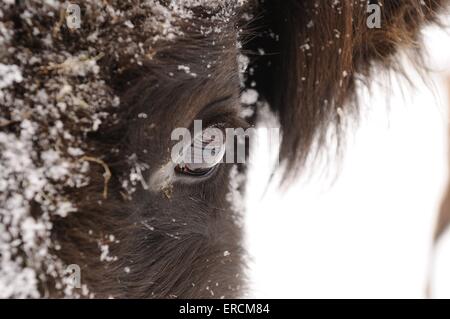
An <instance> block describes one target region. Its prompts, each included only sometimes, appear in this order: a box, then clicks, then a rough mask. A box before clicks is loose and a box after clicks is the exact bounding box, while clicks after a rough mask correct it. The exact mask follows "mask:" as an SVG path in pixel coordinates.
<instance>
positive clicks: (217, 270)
mask: <svg viewBox="0 0 450 319" xmlns="http://www.w3.org/2000/svg"><path fill="white" fill-rule="evenodd" d="M319 2H320V5H319V6H317V7H315V4H316V3H319ZM331 2H333V1H317V0H298V1H297V0H285V1H275V0H273V1H268V0H266V1H261V3H258V4H252V6H253V10H254V12H255V16H256V18H255V19H254V21H252V22H251V23H250V24H244V25H240V24H239V21H235V20H231V21H229V25H227V26H225V28H224V30H225V31H224V32H222V34H221V36H218V35H214V36H211V37H208V36H206V37H204V36H202V35H201V34H200V33H199V31H198V29H196V27H193V26H184V29H185V31H186V36H185V37H183V38H180V39H178V40H176V42H174V43H169V44H164V45H162V46H161V47H158V48H155V55H154V56H153V57H152V59H151V60H148V61H147V62H146V63H145V64H144V65H143V66H141V67H136V66H131V67H129V66H126V63H125V64H124V65H115V64H112V63H111V62H110V60H109V58H108V56H105V57H104V58H103V59H102V60H101V61H100V62H99V63H100V64H101V67H102V72H105V73H107V74H108V76H107V78H109V79H110V83H108V84H109V85H110V86H111V88H112V89H114V91H115V93H117V94H118V95H119V96H120V97H121V105H120V108H119V110H118V111H116V112H117V119H118V120H117V121H116V122H115V123H108V125H105V127H103V128H102V129H101V130H100V133H97V134H91V135H90V136H88V137H87V143H88V145H90V153H89V154H88V155H89V156H92V157H95V158H99V159H102V160H103V161H104V162H105V163H107V165H108V166H109V168H110V169H111V171H112V179H111V181H110V182H109V196H108V198H107V199H104V198H103V197H102V191H103V182H104V178H103V173H104V170H103V167H102V166H100V165H95V164H92V163H91V167H92V168H91V182H90V185H89V186H88V187H85V188H84V189H81V190H79V189H77V190H68V193H69V194H70V196H71V198H72V199H73V200H74V201H75V202H76V203H78V209H79V211H78V212H77V213H74V214H71V215H69V216H68V217H67V218H61V219H58V220H55V221H54V240H55V241H57V242H59V243H60V245H61V249H60V250H58V251H57V252H56V253H57V254H58V256H59V257H60V258H61V259H62V260H63V261H64V262H65V263H67V264H79V265H80V266H81V270H82V281H83V283H86V284H87V285H88V287H89V289H90V291H91V292H93V293H94V294H95V297H109V296H112V297H116V298H152V297H155V298H211V297H212V298H218V297H222V296H223V297H226V298H234V297H239V296H242V295H243V293H244V292H245V278H244V277H245V276H244V273H243V268H244V264H245V263H244V259H245V257H244V256H245V255H244V251H243V248H242V229H241V228H240V226H238V224H237V223H236V219H239V216H238V215H237V214H236V213H235V212H233V211H232V210H231V207H230V203H229V202H228V201H227V200H226V194H227V193H228V187H227V185H228V184H229V182H230V181H229V170H230V168H231V165H226V164H223V165H222V167H221V168H220V169H219V170H218V171H217V173H216V174H215V175H214V176H213V177H212V178H210V179H207V180H204V181H200V182H197V183H192V182H190V183H185V184H183V183H177V184H175V185H174V186H173V188H171V189H165V190H161V191H158V192H149V191H147V190H144V189H143V188H142V187H140V185H139V184H138V185H137V191H136V193H134V194H133V196H132V198H129V197H128V196H127V195H126V194H123V192H121V190H122V188H121V184H120V183H121V177H123V176H125V175H126V174H129V172H130V168H131V167H132V165H133V164H134V162H136V161H137V162H139V163H145V164H147V165H148V168H147V169H146V170H145V171H144V176H145V177H149V176H150V175H151V173H152V172H154V171H155V170H156V169H158V168H159V167H160V166H161V165H162V164H163V163H165V162H166V161H167V160H168V159H169V156H170V147H171V142H170V132H171V131H172V130H173V129H174V128H175V127H191V125H192V122H193V120H194V119H198V118H201V119H203V120H204V121H206V122H209V123H215V122H217V121H219V120H220V122H226V123H227V124H228V125H229V126H230V127H235V126H237V125H240V124H239V123H241V121H240V119H239V117H238V112H237V110H238V103H239V94H240V86H239V79H238V65H237V62H236V58H237V55H238V49H237V48H236V41H237V37H238V33H237V29H238V28H240V27H243V28H245V30H244V39H243V40H244V48H243V50H244V51H245V52H246V53H248V54H249V55H250V57H251V60H252V67H253V68H254V69H255V73H254V75H253V76H250V77H249V79H248V81H253V80H256V83H257V88H258V90H259V92H260V93H261V94H262V96H263V98H264V99H266V100H268V101H269V102H270V104H271V106H272V108H273V110H274V111H275V112H276V114H277V115H278V116H279V119H280V122H281V127H282V131H283V140H282V148H281V153H280V155H281V159H282V160H283V161H285V162H286V163H287V169H286V172H285V174H286V178H287V179H290V178H292V177H294V176H295V175H296V173H298V172H299V171H300V170H301V168H302V164H303V163H304V161H305V158H306V156H307V155H308V154H309V152H310V150H311V147H312V145H313V144H314V143H315V142H318V144H320V145H321V146H322V147H324V148H326V147H327V145H325V142H324V141H325V139H324V137H325V132H326V130H327V129H328V128H329V127H330V126H331V127H334V128H335V129H336V131H337V132H339V131H340V130H341V126H340V124H341V120H342V119H341V118H340V117H339V113H340V111H339V112H338V109H342V111H343V113H342V114H347V115H348V116H350V115H354V114H357V103H356V102H355V97H354V92H355V87H356V85H357V83H358V80H359V79H361V78H365V77H368V76H370V75H371V73H372V70H373V69H374V68H375V67H389V66H392V65H395V60H394V54H395V52H396V51H397V49H398V48H400V47H411V46H412V47H413V48H416V49H417V48H418V44H417V43H418V42H417V40H418V37H419V30H420V28H421V27H423V26H424V25H425V24H426V23H429V22H433V21H435V18H436V15H435V12H437V11H439V9H440V8H441V6H443V5H444V2H445V0H425V1H419V0H386V1H379V2H380V3H382V4H383V10H382V12H383V20H382V28H381V29H368V28H367V27H366V25H365V23H366V18H367V12H366V4H367V2H365V1H359V0H357V1H351V0H344V1H340V2H339V4H337V5H336V6H332V5H331ZM421 2H424V3H425V5H422V4H421ZM311 21H313V25H312V26H311V25H310V22H311ZM201 23H202V21H201V19H199V24H201ZM197 27H198V26H197ZM336 30H337V31H336ZM271 32H273V33H274V34H276V35H277V36H279V41H276V40H275V39H274V38H273V37H271V36H270V35H269V33H271ZM337 32H338V33H339V37H337V36H336V35H337ZM305 43H307V44H308V46H309V49H307V50H302V49H301V46H302V45H303V44H305ZM258 48H263V49H264V51H265V52H266V55H264V56H259V55H258V54H257V49H258ZM209 61H215V63H214V64H213V67H212V68H211V69H207V68H206V64H207V62H209ZM182 64H185V65H189V66H190V68H191V70H192V72H195V73H196V74H197V75H198V77H196V78H192V77H191V76H189V75H187V74H185V73H183V72H179V71H177V66H178V65H182ZM170 72H173V73H174V74H175V76H174V77H172V76H170V75H169V73H170ZM302 78H304V80H302ZM213 102H217V103H216V104H215V107H213V108H205V107H206V106H208V105H210V104H211V103H213ZM142 112H145V113H146V114H148V118H147V119H142V118H138V114H139V113H142ZM152 124H153V125H152ZM133 154H135V156H134V157H133ZM110 235H114V237H115V238H114V240H109V236H110ZM99 243H105V244H108V245H109V247H110V255H111V256H117V260H115V261H111V262H101V261H100V258H99V255H100V251H99ZM224 252H229V255H228V254H224ZM125 267H129V270H130V272H129V273H128V272H125V271H124V269H125ZM47 286H48V287H46V288H48V289H49V290H51V287H50V286H51V284H47ZM43 288H45V287H43ZM55 296H57V294H55Z"/></svg>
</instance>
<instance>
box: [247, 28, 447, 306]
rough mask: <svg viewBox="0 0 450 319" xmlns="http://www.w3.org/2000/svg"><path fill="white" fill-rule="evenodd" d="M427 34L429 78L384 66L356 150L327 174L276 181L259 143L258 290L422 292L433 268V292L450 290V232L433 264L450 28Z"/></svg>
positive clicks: (250, 239) (253, 238) (250, 202)
mask: <svg viewBox="0 0 450 319" xmlns="http://www.w3.org/2000/svg"><path fill="white" fill-rule="evenodd" d="M424 34H425V38H426V43H427V47H428V48H429V52H430V59H429V62H430V66H431V67H432V68H433V72H432V73H431V75H430V76H428V78H429V79H428V83H427V84H426V85H425V84H424V83H422V82H421V80H420V77H419V76H418V75H417V74H415V73H414V72H413V71H412V70H413V69H414V67H413V66H412V65H406V68H407V69H408V70H411V72H410V73H411V77H412V79H413V82H414V85H415V88H411V87H408V85H407V83H405V81H402V80H398V79H397V80H395V79H394V80H393V81H392V83H389V82H388V81H387V77H386V76H383V75H381V74H380V76H379V77H375V79H374V81H373V83H374V85H373V87H372V89H373V92H372V94H371V95H369V94H368V93H367V92H366V90H361V95H362V96H363V103H362V105H361V107H362V109H363V110H364V112H363V119H362V120H361V121H360V123H359V126H358V128H357V129H356V128H354V129H351V130H349V132H348V135H349V136H348V138H347V144H348V145H347V148H346V151H345V157H344V158H343V159H342V160H341V165H340V166H337V165H336V164H335V163H337V161H335V160H333V159H331V160H330V161H329V163H328V167H329V171H328V174H327V173H324V169H323V166H321V165H317V166H318V167H315V168H310V169H309V171H313V172H315V173H316V174H314V176H312V177H310V178H308V179H303V180H302V181H299V182H298V183H297V184H295V185H294V186H293V187H291V188H290V189H289V190H288V191H287V192H285V193H283V192H281V191H280V190H279V189H277V188H275V187H269V188H268V189H267V192H265V191H266V188H265V185H266V181H267V178H268V174H269V173H270V160H269V159H268V154H269V150H268V149H267V146H266V145H264V141H262V142H261V143H260V145H259V148H258V153H259V155H258V159H260V160H259V161H258V162H257V163H255V164H254V165H253V167H252V169H251V170H250V175H249V184H248V195H247V215H246V223H247V249H248V251H249V255H250V258H251V261H250V268H249V278H250V281H251V292H250V297H256V298H259V297H268V298H316V297H323V298H331V297H332V298H350V297H352V298H371V297H373V298H423V297H425V288H426V282H427V274H428V273H429V269H433V270H434V271H433V274H434V276H433V287H434V289H433V297H450V234H447V238H445V240H444V241H443V242H442V245H439V247H438V250H437V254H436V259H435V266H434V267H429V266H430V260H431V247H432V243H431V238H432V232H433V228H434V225H435V221H436V216H437V213H438V207H439V204H440V200H441V198H442V195H443V191H444V188H445V185H446V182H447V148H448V146H447V139H448V128H447V124H448V121H447V118H448V115H447V113H448V105H449V103H448V99H447V98H448V97H447V89H446V87H445V82H444V74H445V73H447V72H448V73H447V74H448V75H450V35H449V33H445V32H443V31H439V30H437V29H435V28H430V29H427V30H426V31H425V32H424ZM386 87H388V89H386ZM273 153H274V152H272V154H273ZM333 172H339V174H338V178H337V179H336V180H335V181H334V183H333V182H332V178H330V176H331V177H333ZM327 176H328V177H327Z"/></svg>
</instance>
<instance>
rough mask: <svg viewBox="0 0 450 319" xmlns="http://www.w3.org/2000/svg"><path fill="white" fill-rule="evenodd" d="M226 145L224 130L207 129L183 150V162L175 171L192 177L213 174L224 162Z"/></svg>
mask: <svg viewBox="0 0 450 319" xmlns="http://www.w3.org/2000/svg"><path fill="white" fill-rule="evenodd" d="M225 145H226V144H225V138H224V134H223V131H222V130H220V129H218V128H214V127H210V128H207V129H205V130H204V131H203V132H202V133H201V134H198V135H197V136H196V137H194V140H193V142H192V144H190V145H189V146H188V147H187V148H185V149H184V150H183V154H182V160H181V162H180V163H179V164H178V165H177V166H176V167H175V171H176V172H177V173H179V174H183V175H188V176H192V177H204V176H207V175H209V174H211V173H212V172H213V171H214V170H215V168H217V167H218V166H219V164H220V163H221V162H222V159H223V157H224V155H225V149H226V147H225Z"/></svg>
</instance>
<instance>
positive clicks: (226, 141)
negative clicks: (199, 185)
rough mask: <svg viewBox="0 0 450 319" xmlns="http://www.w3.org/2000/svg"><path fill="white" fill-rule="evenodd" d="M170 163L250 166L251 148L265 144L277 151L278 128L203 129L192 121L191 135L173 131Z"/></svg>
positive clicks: (203, 165) (204, 165)
mask: <svg viewBox="0 0 450 319" xmlns="http://www.w3.org/2000/svg"><path fill="white" fill-rule="evenodd" d="M171 140H172V141H174V142H176V143H175V144H174V145H173V147H172V149H171V159H172V162H173V163H175V164H178V165H189V167H190V168H193V169H196V168H202V167H203V168H207V167H212V166H214V165H217V164H219V163H228V164H238V163H239V164H241V163H251V162H252V160H253V158H254V156H253V153H254V151H255V148H254V145H256V144H258V143H266V144H268V147H269V149H276V148H277V147H278V146H279V144H280V129H279V128H266V127H259V128H255V127H250V128H247V129H244V128H229V127H222V126H221V125H214V126H209V127H207V128H205V129H204V128H203V122H202V121H201V120H195V121H194V130H193V132H192V131H191V130H189V129H187V128H176V129H174V130H173V131H172V134H171Z"/></svg>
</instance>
